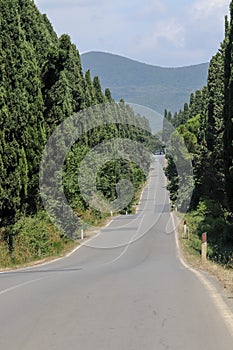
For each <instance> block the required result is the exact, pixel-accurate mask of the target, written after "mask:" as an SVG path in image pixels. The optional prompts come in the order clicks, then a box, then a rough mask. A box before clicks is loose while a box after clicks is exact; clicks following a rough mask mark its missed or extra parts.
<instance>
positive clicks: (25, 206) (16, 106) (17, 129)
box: [0, 0, 158, 264]
mask: <svg viewBox="0 0 233 350" xmlns="http://www.w3.org/2000/svg"><path fill="white" fill-rule="evenodd" d="M110 102H111V104H113V107H108V106H106V107H105V109H106V116H107V117H108V118H109V119H108V120H110V119H111V118H112V120H113V121H114V118H115V117H116V116H118V117H119V115H121V113H124V115H125V116H126V120H128V121H129V125H124V124H122V125H121V124H119V125H117V124H114V123H113V124H112V125H108V126H103V127H99V128H96V129H94V130H90V131H89V132H86V133H85V134H84V135H83V136H82V137H81V138H80V140H78V141H77V142H76V144H74V146H73V148H72V150H71V151H70V153H69V154H68V155H67V159H66V164H65V165H64V169H63V174H64V176H63V180H64V181H63V186H64V188H65V193H66V195H67V199H68V200H69V203H70V205H71V206H72V207H73V209H74V211H75V212H76V213H77V214H78V215H79V216H80V217H82V218H83V219H84V220H87V221H88V222H89V223H90V222H91V223H93V224H96V223H99V222H101V220H103V219H104V218H105V217H106V215H105V214H102V213H100V212H98V211H96V210H95V209H92V208H90V207H89V205H88V203H86V202H85V201H84V199H83V198H82V196H81V194H80V189H79V186H78V181H77V177H78V172H79V166H80V162H81V161H82V159H83V157H85V155H86V154H87V153H88V152H89V151H90V149H91V148H93V147H95V145H97V144H98V143H101V142H103V141H104V140H110V139H112V138H126V139H127V138H128V139H130V140H134V141H136V142H139V143H142V144H144V145H145V146H146V147H150V149H152V148H155V147H156V144H157V143H158V140H157V139H156V138H153V137H151V134H150V132H149V131H148V132H147V131H145V129H148V125H147V121H146V120H145V119H144V118H140V117H139V116H138V126H137V127H134V126H131V124H132V123H131V122H132V120H134V119H135V115H134V113H133V110H132V109H131V108H130V107H129V106H127V105H125V104H124V103H122V107H118V106H117V105H114V101H113V99H112V96H111V92H110V90H109V89H106V90H105V93H103V92H102V88H101V84H100V80H99V78H98V77H97V76H95V77H94V79H93V81H92V79H91V74H90V71H87V72H86V74H85V76H84V75H83V72H82V66H81V60H80V56H79V52H78V50H77V48H76V46H75V45H74V44H72V42H71V40H70V37H69V36H68V35H66V34H63V35H61V37H60V38H58V37H57V35H56V33H55V32H54V30H53V28H52V25H51V23H50V22H49V20H48V18H47V17H46V15H42V14H40V12H39V11H38V9H37V7H36V6H35V4H34V2H33V1H31V0H23V1H22V0H12V1H10V0H0V230H1V232H4V234H3V235H2V237H3V241H4V242H3V244H2V245H1V249H0V254H3V255H4V254H5V255H4V257H3V255H2V257H3V258H2V259H5V262H6V264H7V262H9V259H8V258H9V257H7V256H8V255H7V253H6V247H7V245H8V247H7V248H9V251H10V253H11V255H12V254H13V253H14V256H15V262H16V263H23V262H26V261H29V260H33V259H35V258H43V257H45V256H48V255H53V254H58V253H60V251H61V250H62V249H63V248H64V247H65V246H66V241H65V240H64V239H62V238H61V237H60V234H59V232H58V231H56V229H55V228H54V227H53V226H52V225H51V224H50V223H49V221H48V218H47V217H46V216H45V214H43V213H42V212H41V208H42V203H41V198H40V194H39V165H40V161H41V156H42V152H43V150H44V147H45V144H46V141H47V140H48V138H49V137H50V135H51V134H52V132H53V131H54V130H55V128H56V127H57V126H58V125H59V124H60V123H61V122H62V121H64V120H65V119H67V118H68V117H70V116H71V115H73V114H74V113H78V112H80V111H81V110H84V109H85V108H86V107H89V106H92V105H96V104H100V103H106V104H107V103H110ZM83 127H87V125H83ZM69 132H71V130H70V131H69ZM59 138H60V140H59V143H60V144H61V147H65V140H64V135H59ZM136 151H137V150H136V149H135V153H136ZM59 156H60V155H59V152H58V154H55V155H54V160H53V161H54V162H53V161H51V160H50V163H49V166H50V170H51V173H52V171H53V170H54V163H56V160H58V159H59ZM144 162H145V164H146V167H147V169H148V168H149V165H150V160H149V159H147V157H145V159H144ZM112 167H118V172H117V176H118V177H119V179H120V178H121V176H123V178H127V179H130V180H131V181H132V183H133V186H134V188H135V193H136V192H137V190H138V188H140V186H141V185H142V183H143V182H144V181H145V174H143V173H142V171H141V170H140V169H139V168H138V167H137V166H135V164H133V163H131V162H129V163H127V162H124V161H120V164H118V162H117V161H116V162H114V164H108V166H106V167H105V169H104V172H103V171H102V176H100V175H101V174H99V180H98V181H99V184H100V186H99V187H100V188H99V190H100V192H102V194H103V196H105V197H106V198H108V199H110V198H113V199H114V198H115V197H114V196H115V188H114V186H113V185H112V184H113V183H115V182H116V178H114V176H115V174H113V172H112ZM47 180H48V185H50V188H52V189H54V187H53V185H54V183H52V177H51V179H47ZM87 180H88V179H87ZM114 181H115V182H114ZM101 186H102V187H101ZM54 190H55V191H57V194H59V190H60V189H57V188H55V189H54ZM132 204H133V203H130V204H129V208H128V209H129V210H131V207H132ZM62 209H63V208H62V206H61V204H59V200H54V202H53V205H52V208H51V212H52V213H53V214H54V213H61V212H62ZM63 221H64V220H63ZM65 225H69V220H66V222H65ZM60 226H61V228H63V227H62V225H60ZM6 243H7V244H6Z"/></svg>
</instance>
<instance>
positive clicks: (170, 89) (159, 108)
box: [81, 52, 208, 114]
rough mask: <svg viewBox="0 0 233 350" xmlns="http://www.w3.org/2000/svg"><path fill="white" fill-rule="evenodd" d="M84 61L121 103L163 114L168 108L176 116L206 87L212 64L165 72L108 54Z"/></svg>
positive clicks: (84, 57)
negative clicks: (176, 112) (190, 96)
mask: <svg viewBox="0 0 233 350" xmlns="http://www.w3.org/2000/svg"><path fill="white" fill-rule="evenodd" d="M81 61H82V65H83V69H84V70H85V71H86V70H88V69H90V70H91V72H92V74H93V76H94V75H98V76H99V78H100V81H101V84H102V85H103V86H104V87H108V88H110V90H111V92H112V95H113V97H114V98H115V99H116V100H117V101H118V100H119V99H120V98H122V97H123V98H124V99H125V101H127V102H133V103H137V104H141V105H143V106H147V107H150V108H152V109H153V110H155V111H156V112H158V113H162V114H163V113H164V109H165V108H167V109H169V110H170V111H172V112H175V111H177V110H179V109H180V108H183V106H184V102H185V101H187V99H188V98H189V95H190V93H191V92H193V91H195V90H197V89H201V88H202V86H203V85H205V84H206V79H207V71H208V63H203V64H198V65H194V66H188V67H179V68H163V67H158V66H152V65H148V64H145V63H140V62H137V61H134V60H131V59H128V58H125V57H122V56H119V55H113V54H110V53H104V52H88V53H85V54H82V55H81Z"/></svg>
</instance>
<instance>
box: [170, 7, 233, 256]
mask: <svg viewBox="0 0 233 350" xmlns="http://www.w3.org/2000/svg"><path fill="white" fill-rule="evenodd" d="M230 13H231V17H230V21H229V20H228V18H227V17H226V18H225V38H224V40H223V42H222V43H221V46H220V49H219V51H218V52H217V54H216V55H215V56H214V57H213V58H212V59H211V62H210V66H209V73H208V80H207V86H205V87H204V88H203V89H202V90H200V91H196V93H195V94H194V93H192V94H191V96H190V101H189V103H185V104H184V108H183V109H182V110H180V111H179V112H177V113H175V114H174V115H172V114H171V113H170V112H168V111H165V117H166V118H167V119H168V120H169V121H170V122H171V123H172V124H173V125H174V127H175V128H176V130H177V131H178V132H179V134H180V135H182V137H183V139H184V142H185V144H186V147H187V149H188V151H189V153H190V154H191V158H192V165H193V172H194V192H193V195H192V198H191V203H190V208H189V209H190V211H193V212H195V213H197V211H198V210H199V213H200V212H201V214H204V217H205V220H204V222H202V226H201V227H200V230H199V233H200V231H201V230H207V231H209V237H210V241H211V242H212V243H213V246H214V247H215V250H217V251H221V249H223V248H224V249H227V250H228V251H229V254H230V252H232V247H233V224H232V222H233V162H232V160H233V142H232V141H233V65H232V63H233V2H231V4H230ZM168 160H169V161H168V168H167V170H166V172H167V176H168V179H169V190H170V192H171V197H172V199H173V201H174V202H175V201H176V198H177V188H178V184H179V174H178V173H177V170H176V166H175V164H174V160H173V159H172V157H170V156H169V153H168ZM183 199H184V200H185V198H183ZM180 204H181V206H182V203H180Z"/></svg>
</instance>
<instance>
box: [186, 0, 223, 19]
mask: <svg viewBox="0 0 233 350" xmlns="http://www.w3.org/2000/svg"><path fill="white" fill-rule="evenodd" d="M228 5H229V0H196V1H195V2H194V4H193V5H192V6H191V11H190V13H191V14H192V15H193V17H194V18H195V19H202V18H206V17H209V16H213V15H216V16H219V14H220V13H222V14H224V13H225V10H226V7H227V6H228Z"/></svg>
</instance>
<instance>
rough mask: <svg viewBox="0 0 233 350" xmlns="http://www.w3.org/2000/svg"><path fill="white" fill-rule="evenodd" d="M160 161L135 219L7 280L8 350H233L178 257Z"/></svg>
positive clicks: (0, 320)
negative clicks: (71, 252) (47, 262)
mask: <svg viewBox="0 0 233 350" xmlns="http://www.w3.org/2000/svg"><path fill="white" fill-rule="evenodd" d="M163 163H164V157H163V156H157V157H156V158H155V163H154V165H153V170H152V172H151V176H150V181H149V183H148V186H147V187H146V188H145V190H144V192H143V196H142V200H141V204H140V207H139V210H138V213H137V215H128V216H119V217H117V218H115V219H113V221H112V222H111V223H110V225H109V226H108V227H106V228H105V229H102V230H101V232H100V233H99V235H98V236H97V237H96V238H94V239H93V240H91V241H89V242H87V243H86V245H84V246H82V247H81V248H80V249H78V250H77V251H76V252H75V253H74V254H72V255H71V256H69V257H67V258H64V259H60V260H57V261H55V262H53V263H50V264H47V265H43V266H38V267H34V268H31V269H26V270H25V269H24V270H20V271H15V272H8V273H4V274H0V349H1V350H42V349H43V350H52V349H54V350H75V349H80V350H168V349H171V350H202V349H205V350H219V349H221V350H232V348H233V338H232V336H231V334H230V331H229V329H228V328H227V326H226V323H225V322H224V319H223V317H222V314H221V313H220V312H219V309H218V308H217V307H216V305H215V303H214V301H213V300H214V299H213V298H212V297H211V295H210V294H211V293H210V291H208V290H207V289H206V287H205V286H204V285H203V284H202V283H201V282H200V280H199V279H198V278H197V276H196V275H195V274H194V273H193V272H192V271H190V270H189V269H187V268H185V267H184V266H183V265H182V264H181V262H180V260H179V259H178V257H177V249H176V242H175V234H174V232H173V231H174V229H173V222H172V220H171V214H170V212H169V199H168V194H167V191H166V188H165V185H166V180H165V177H164V175H163V170H162V168H163Z"/></svg>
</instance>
